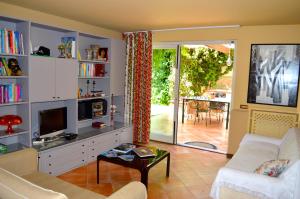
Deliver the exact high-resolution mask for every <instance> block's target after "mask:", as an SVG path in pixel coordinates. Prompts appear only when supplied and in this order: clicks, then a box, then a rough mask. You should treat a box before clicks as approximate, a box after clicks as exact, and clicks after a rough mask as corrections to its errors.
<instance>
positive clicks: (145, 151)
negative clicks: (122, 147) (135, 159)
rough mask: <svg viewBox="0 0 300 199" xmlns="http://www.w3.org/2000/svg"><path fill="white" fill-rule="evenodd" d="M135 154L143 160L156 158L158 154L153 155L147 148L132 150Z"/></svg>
mask: <svg viewBox="0 0 300 199" xmlns="http://www.w3.org/2000/svg"><path fill="white" fill-rule="evenodd" d="M132 150H133V152H134V153H135V154H136V155H138V156H139V157H141V158H150V157H155V156H156V154H155V153H153V151H151V150H150V149H149V148H147V147H138V148H135V149H132Z"/></svg>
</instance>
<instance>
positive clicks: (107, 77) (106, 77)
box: [78, 76, 109, 79]
mask: <svg viewBox="0 0 300 199" xmlns="http://www.w3.org/2000/svg"><path fill="white" fill-rule="evenodd" d="M78 79H109V76H105V77H78Z"/></svg>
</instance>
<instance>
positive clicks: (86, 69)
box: [79, 63, 105, 77]
mask: <svg viewBox="0 0 300 199" xmlns="http://www.w3.org/2000/svg"><path fill="white" fill-rule="evenodd" d="M79 75H80V77H104V75H105V65H104V64H94V63H81V64H80V65H79Z"/></svg>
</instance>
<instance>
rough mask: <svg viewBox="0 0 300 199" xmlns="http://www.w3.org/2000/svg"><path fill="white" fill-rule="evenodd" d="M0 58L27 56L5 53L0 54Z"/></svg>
mask: <svg viewBox="0 0 300 199" xmlns="http://www.w3.org/2000/svg"><path fill="white" fill-rule="evenodd" d="M1 56H7V57H27V55H21V54H6V53H0V57H1Z"/></svg>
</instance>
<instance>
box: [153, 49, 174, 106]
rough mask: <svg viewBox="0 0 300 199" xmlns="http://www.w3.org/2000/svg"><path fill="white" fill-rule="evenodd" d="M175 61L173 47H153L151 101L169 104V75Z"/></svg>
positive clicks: (170, 85)
mask: <svg viewBox="0 0 300 199" xmlns="http://www.w3.org/2000/svg"><path fill="white" fill-rule="evenodd" d="M175 61H176V50H175V49H153V62H152V91H151V103H152V104H164V105H169V103H170V100H171V94H170V93H171V89H170V88H171V87H172V84H171V83H170V78H169V77H170V75H171V73H172V68H173V66H174V64H175Z"/></svg>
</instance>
